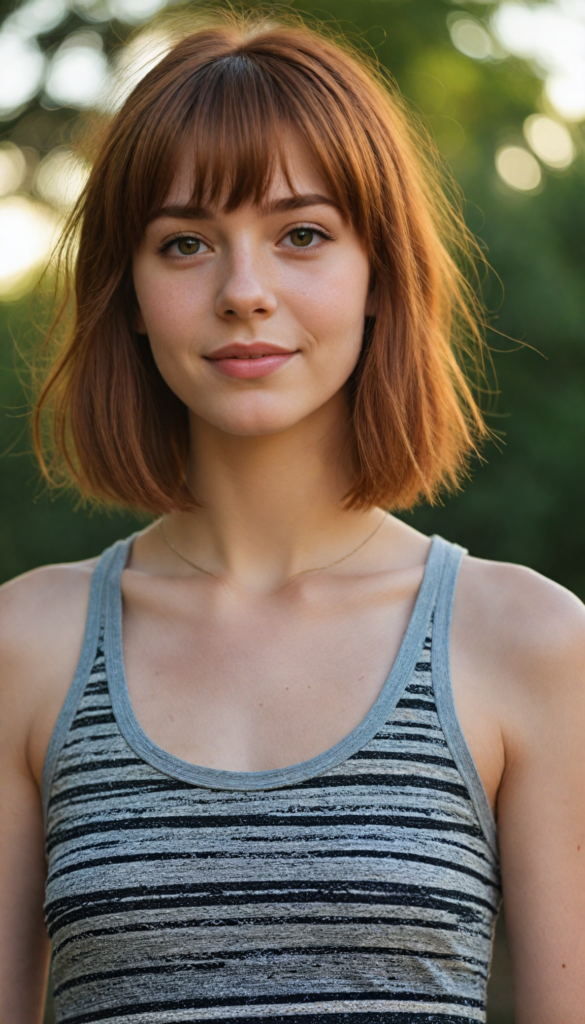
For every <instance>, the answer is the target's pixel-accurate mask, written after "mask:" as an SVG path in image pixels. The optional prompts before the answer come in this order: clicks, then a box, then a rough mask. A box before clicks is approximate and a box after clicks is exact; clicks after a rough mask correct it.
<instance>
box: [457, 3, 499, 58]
mask: <svg viewBox="0 0 585 1024" xmlns="http://www.w3.org/2000/svg"><path fill="white" fill-rule="evenodd" d="M447 25H448V27H449V32H450V33H451V39H452V41H453V45H454V46H456V47H457V49H458V50H459V51H460V52H461V53H464V54H465V56H466V57H473V58H474V60H488V59H489V58H490V57H491V56H492V55H493V47H492V41H491V38H490V34H489V32H488V31H487V30H486V29H485V28H484V27H483V25H482V24H481V22H479V21H477V20H476V19H475V18H470V17H466V16H465V15H458V14H452V15H450V16H449V17H448V18H447Z"/></svg>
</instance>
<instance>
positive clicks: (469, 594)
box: [453, 557, 585, 703]
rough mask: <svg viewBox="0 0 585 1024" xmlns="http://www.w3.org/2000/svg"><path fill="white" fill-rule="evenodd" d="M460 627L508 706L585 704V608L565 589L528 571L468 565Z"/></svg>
mask: <svg viewBox="0 0 585 1024" xmlns="http://www.w3.org/2000/svg"><path fill="white" fill-rule="evenodd" d="M453 626H454V633H455V635H456V637H457V642H458V643H459V645H463V646H464V647H466V648H467V651H468V653H469V656H470V657H471V656H473V657H475V658H476V659H479V660H480V661H481V663H482V665H483V666H484V671H482V675H483V674H484V672H485V671H487V673H489V675H490V677H491V680H492V682H493V686H494V687H495V688H496V690H497V691H499V695H500V697H501V698H502V699H504V700H507V699H508V698H512V699H515V698H516V697H517V698H518V699H519V700H521V701H522V700H523V699H524V698H529V699H530V700H531V701H534V699H535V698H538V696H539V695H540V697H542V698H543V699H544V701H545V703H546V701H547V699H548V697H550V696H551V695H553V694H554V696H555V698H561V697H562V692H563V690H564V692H565V693H567V694H570V693H573V691H577V693H578V695H579V696H581V694H582V695H583V697H584V698H585V673H584V668H583V664H584V659H583V651H584V650H585V605H583V603H582V602H581V601H580V600H579V598H578V597H576V596H575V595H574V594H572V593H571V592H570V591H568V590H566V589H565V588H564V587H562V586H560V585H559V584H558V583H554V582H553V581H552V580H549V579H547V578H546V577H544V576H541V575H540V574H539V573H537V572H534V571H533V570H531V569H528V568H525V567H524V566H520V565H512V564H508V563H504V562H491V561H486V560H483V559H479V558H472V557H467V558H465V559H464V561H463V564H462V567H461V573H460V579H459V582H458V586H457V592H456V598H455V608H454V623H453ZM476 663H477V662H476Z"/></svg>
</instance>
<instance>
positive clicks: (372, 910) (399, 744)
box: [43, 537, 500, 1024]
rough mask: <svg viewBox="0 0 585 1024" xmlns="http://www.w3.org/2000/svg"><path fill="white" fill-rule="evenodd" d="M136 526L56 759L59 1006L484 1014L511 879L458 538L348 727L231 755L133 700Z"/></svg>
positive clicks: (63, 1017)
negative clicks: (471, 734) (463, 699)
mask: <svg viewBox="0 0 585 1024" xmlns="http://www.w3.org/2000/svg"><path fill="white" fill-rule="evenodd" d="M131 540H132V538H130V539H129V540H126V541H121V542H119V543H117V544H115V545H114V546H113V547H112V548H110V549H109V550H108V551H106V552H105V553H104V555H103V556H102V558H101V560H100V562H99V564H98V566H97V568H96V570H95V572H94V576H93V580H92V586H91V598H90V608H89V614H88V620H87V627H86V633H85V639H84V643H83V649H82V653H81V659H80V663H79V666H78V669H77V672H76V675H75V678H74V680H73V684H72V686H71V689H70V692H69V694H68V696H67V699H66V702H65V704H64V707H63V709H62V711H61V714H60V716H59V719H58V721H57V724H56V727H55V731H54V733H53V736H52V738H51V742H50V745H49V749H48V751H47V757H46V763H45V768H44V777H43V799H44V806H45V819H46V850H47V858H48V877H47V885H46V902H45V916H46V922H47V926H48V930H49V934H50V937H51V942H52V977H53V985H54V999H55V1007H56V1019H57V1022H58V1024H90V1022H98V1021H99V1022H100V1024H102V1022H103V1024H105V1022H108V1024H187V1022H193V1021H210V1022H211V1021H212V1022H215V1024H218V1022H226V1021H232V1022H237V1024H251V1022H253V1021H259V1020H262V1021H265V1022H268V1024H316V1022H317V1020H318V1021H319V1022H321V1024H342V1022H343V1024H468V1022H470V1021H485V998H486V983H487V977H488V971H489V964H490V955H491V946H492V939H493V930H494V923H495V918H496V915H497V910H498V907H499V902H500V882H499V870H498V856H497V847H496V834H495V826H494V820H493V817H492V814H491V810H490V807H489V804H488V801H487V797H486V794H485V791H484V789H483V786H482V783H481V780H480V778H479V775H478V773H477V770H476V768H475V765H474V762H473V760H472V757H471V754H470V752H469V749H468V746H467V744H466V742H465V739H464V736H463V734H462V731H461V727H460V725H459V722H458V719H457V715H456V712H455V707H454V703H453V696H452V690H451V683H450V675H449V625H450V617H451V605H452V599H453V593H454V589H455V581H456V577H457V570H458V566H459V562H460V559H461V555H462V554H463V552H462V549H461V548H458V547H456V546H455V545H451V544H449V543H447V542H446V541H444V540H442V539H441V538H439V537H435V538H434V539H433V543H432V546H431V550H430V554H429V557H428V561H427V565H426V569H425V574H424V578H423V582H422V585H421V588H420V591H419V594H418V598H417V601H416V604H415V607H414V611H413V613H412V617H411V620H410V623H409V625H408V629H407V631H406V634H405V636H404V640H403V642H402V646H401V648H400V651H399V654H398V656H397V658H396V661H395V663H394V665H393V667H392V670H391V672H390V674H389V676H388V678H387V680H386V682H385V684H384V686H383V688H382V690H381V692H380V694H379V696H378V698H377V700H376V701H375V703H374V705H373V706H372V708H371V709H370V711H369V712H368V714H367V715H366V717H365V718H364V719H363V721H362V722H361V723H360V724H359V725H358V726H357V728H356V729H354V730H353V732H351V733H350V734H349V735H348V736H346V737H345V738H344V739H343V740H341V742H339V743H337V744H336V745H335V746H334V747H331V748H330V749H329V750H327V751H325V752H324V753H322V754H319V755H318V756H317V757H314V758H311V759H310V760H308V761H304V762H302V763H300V764H294V765H290V766H289V767H287V768H282V769H277V770H271V771H261V772H229V771H222V770H219V769H212V768H204V767H198V766H196V765H193V764H191V763H189V762H187V761H184V760H182V759H180V758H178V757H174V756H173V755H171V754H169V753H167V752H166V751H164V750H162V749H161V748H160V747H158V746H157V745H156V744H154V743H153V742H152V741H151V740H150V739H149V738H148V736H147V735H146V734H145V733H144V731H143V730H142V729H141V727H140V725H139V724H138V721H137V719H136V716H135V715H134V712H133V709H132V705H131V703H130V699H129V695H128V689H127V686H126V679H125V674H124V659H123V651H122V599H121V591H120V576H121V572H122V570H123V568H124V565H125V563H126V561H127V557H128V551H129V547H130V543H131Z"/></svg>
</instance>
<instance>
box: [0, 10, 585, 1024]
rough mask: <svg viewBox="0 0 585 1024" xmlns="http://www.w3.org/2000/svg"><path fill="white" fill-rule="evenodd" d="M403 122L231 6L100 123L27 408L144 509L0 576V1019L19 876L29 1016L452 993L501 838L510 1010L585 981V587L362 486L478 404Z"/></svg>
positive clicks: (427, 997) (442, 435)
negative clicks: (62, 325)
mask: <svg viewBox="0 0 585 1024" xmlns="http://www.w3.org/2000/svg"><path fill="white" fill-rule="evenodd" d="M421 152H422V144H421V143H417V140H416V138H415V137H414V136H413V134H412V130H411V129H410V128H409V127H408V123H407V120H406V118H405V116H404V114H403V112H402V111H401V107H400V104H399V102H398V100H397V99H396V98H392V97H391V96H389V95H388V93H387V92H386V91H385V89H384V87H383V85H382V84H380V82H379V81H378V80H377V78H376V75H375V73H374V72H373V71H372V70H371V69H369V68H368V67H367V66H366V65H365V64H364V63H363V62H361V60H360V59H359V58H358V57H356V56H352V55H351V54H350V53H349V52H348V51H347V49H346V48H344V47H343V46H337V45H334V44H333V43H332V42H330V41H328V40H326V39H324V38H321V37H320V36H319V35H317V34H314V33H311V32H309V31H307V30H304V29H302V28H301V27H298V26H297V27H295V26H292V27H290V26H289V27H286V26H285V27H279V26H275V25H272V24H267V25H266V24H265V25H263V24H261V23H254V22H252V23H248V24H246V23H245V22H237V21H234V20H232V21H231V22H229V23H223V24H219V23H218V24H216V25H212V26H208V27H207V28H204V29H201V30H200V31H198V32H196V33H195V34H191V35H189V36H188V37H187V38H184V39H183V40H182V41H180V42H179V43H178V44H177V45H176V47H175V48H174V49H173V50H172V51H171V52H170V53H169V54H168V55H167V56H166V57H165V58H164V59H163V60H162V61H161V63H160V64H159V65H158V66H157V67H156V68H155V69H154V70H151V71H150V72H149V74H148V75H147V76H146V77H145V78H144V79H143V80H142V82H141V83H140V84H139V85H138V86H137V88H136V89H135V91H134V92H133V94H132V95H131V96H130V98H129V99H128V100H127V102H126V104H125V106H124V107H123V108H122V110H121V111H120V112H119V114H118V115H117V116H116V117H115V118H114V120H113V121H112V123H111V125H110V126H109V128H108V129H107V133H106V136H105V139H104V140H103V142H102V145H101V149H100V151H99V152H98V154H97V157H96V161H95V164H94V169H93V172H92V175H91V177H90V180H89V183H88V186H87V189H86V192H85V194H84V197H83V199H82V201H81V205H80V208H79V210H78V213H77V217H76V219H75V220H74V223H73V226H72V230H76V229H77V227H79V228H80V232H79V236H78V254H77V270H76V310H75V322H74V324H73V327H72V330H71V331H70V333H69V335H68V336H67V337H66V338H65V340H64V348H63V349H62V352H61V355H60V356H59V359H58V362H57V363H56V365H55V366H54V368H53V370H52V373H51V376H50V377H49V379H48V382H47V385H46V388H45V391H44V393H43V396H42V398H41V411H48V412H49V413H50V414H51V416H52V423H53V440H54V444H55V448H56V451H57V454H58V456H59V457H60V458H61V460H62V465H63V466H64V467H65V469H66V470H67V471H68V472H69V475H70V476H71V475H72V476H73V477H74V479H75V480H76V481H77V482H78V483H79V485H80V486H81V488H82V490H83V491H84V492H85V493H86V494H88V495H90V496H93V497H95V498H98V499H102V500H103V499H106V500H110V501H117V502H122V503H126V504H128V505H130V506H133V507H140V508H142V509H144V510H147V511H149V512H151V513H153V514H154V515H156V516H157V519H156V521H155V522H153V525H151V526H150V527H149V528H148V529H145V530H144V531H143V532H141V533H139V534H137V535H136V536H135V537H131V538H129V539H128V540H126V541H122V542H120V543H118V544H116V545H114V547H113V548H111V549H109V550H108V551H106V552H105V554H103V555H102V557H101V558H99V559H95V560H93V561H90V562H83V563H79V564H75V565H64V566H51V567H48V568H45V569H41V570H38V571H36V572H33V573H30V574H28V575H26V576H25V577H23V578H21V579H19V580H16V581H14V582H13V583H11V584H9V585H7V586H6V587H5V588H4V590H3V593H2V598H1V609H0V612H1V614H0V621H1V649H2V659H1V663H2V683H1V710H0V729H1V731H2V737H1V758H2V765H1V773H0V778H1V782H2V802H1V808H2V819H1V823H0V844H1V845H0V850H1V872H0V883H1V892H2V895H1V901H0V942H1V955H0V1019H1V1021H2V1022H6V1024H33V1022H37V1021H39V1020H40V1017H41V1013H42V1001H43V992H44V986H45V983H46V974H47V961H48V940H47V933H46V930H45V927H44V923H43V893H44V891H45V888H46V895H45V897H44V916H45V920H46V925H47V929H48V933H49V936H50V939H51V943H52V962H53V983H54V996H55V1003H56V1008H57V1010H56V1012H57V1020H58V1022H59V1024H89V1022H100V1024H101V1022H109V1024H134V1022H136V1024H179V1022H180V1024H186V1022H192V1021H200V1020H205V1021H215V1022H217V1021H227V1020H229V1021H238V1022H248V1021H252V1020H258V1019H262V1020H266V1021H270V1022H272V1024H289V1022H290V1024H292V1022H294V1021H296V1022H299V1024H300V1022H303V1024H305V1022H306V1024H309V1022H311V1021H316V1020H317V1019H319V1020H321V1019H322V1020H323V1021H329V1022H331V1024H339V1022H340V1021H344V1022H348V1024H358V1022H360V1024H361V1022H377V1021H386V1022H388V1024H398V1022H400V1024H405V1022H409V1024H431V1022H433V1024H435V1022H441V1024H449V1022H453V1024H455V1022H461V1024H462V1022H469V1021H484V1020H485V988H486V980H487V975H488V969H489V960H490V949H491V940H492V934H493V926H494V921H495V917H496V914H497V910H498V906H499V902H500V891H501V890H500V868H499V855H500V856H501V867H502V877H503V889H504V893H505V899H506V910H507V925H508V930H509V936H510V942H511V948H512V956H513V967H514V978H515V987H516V1004H517V1021H518V1024H577V1022H583V1021H584V1020H585V866H584V865H585V758H584V757H583V737H584V736H585V673H584V670H583V647H584V643H585V613H584V611H583V607H582V605H581V604H580V603H579V601H577V600H576V599H575V598H574V597H572V596H571V595H570V594H568V593H567V592H566V591H564V590H563V589H562V588H560V587H558V586H556V585H555V584H554V583H551V582H549V581H548V580H545V579H542V578H541V577H539V576H538V575H536V574H535V573H533V572H531V571H529V570H527V569H523V568H519V567H517V566H510V565H498V564H493V563H490V562H484V561H480V560H477V559H475V558H472V557H469V556H467V555H466V554H465V552H464V551H462V549H461V548H459V547H457V546H455V545H452V544H450V543H447V542H446V541H444V540H442V539H440V538H434V539H433V540H430V539H429V538H427V537H424V536H422V535H421V534H419V533H417V532H416V531H415V530H413V529H411V528H410V527H408V526H406V525H405V524H404V523H402V522H401V521H399V520H398V519H397V518H395V517H393V516H392V515H391V514H388V513H387V511H386V510H388V509H399V508H408V507H410V506H411V505H412V504H413V503H414V502H415V501H416V500H417V499H418V498H420V497H423V498H427V499H429V498H432V497H433V495H435V494H436V493H437V490H438V489H439V488H440V487H441V486H443V485H444V484H453V483H454V482H455V481H456V480H457V478H458V476H459V474H460V472H461V468H462V465H463V464H464V460H465V456H466V453H467V452H468V451H469V450H470V448H471V447H472V446H473V444H474V443H475V441H474V438H477V437H478V435H479V434H481V430H482V427H481V419H480V416H479V413H478V412H477V410H476V408H475V406H474V404H473V399H472V397H471V394H470V391H469V388H468V387H467V385H466V383H465V379H464V377H463V374H462V372H461V371H460V370H459V369H458V364H457V361H456V359H455V357H454V355H453V346H454V344H456V343H457V339H458V338H460V337H462V336H463V334H464V333H465V332H467V334H468V335H469V334H470V335H471V336H473V333H474V326H473V324H474V320H473V312H472V310H473V306H472V305H471V306H470V300H469V299H468V298H466V296H467V291H466V288H465V286H464V284H463V283H462V278H461V277H460V275H459V273H458V271H457V269H456V264H455V262H454V260H453V258H452V256H451V255H449V252H448V249H447V247H446V239H449V238H451V239H452V240H453V239H454V240H455V241H457V239H458V240H459V243H460V245H462V246H463V247H464V246H465V244H466V243H465V235H464V229H463V227H462V225H461V224H460V222H459V221H458V220H457V218H456V216H455V215H454V214H451V215H450V214H449V213H448V209H447V208H446V206H445V204H444V201H443V200H441V197H440V192H439V191H438V190H437V188H436V187H435V186H434V185H433V182H432V180H430V179H429V177H428V173H429V172H428V169H427V170H425V167H424V163H423V162H422V158H421ZM39 429H40V428H39ZM459 569H460V572H459V573H458V570H459ZM496 819H497V835H498V842H497V841H496ZM498 844H499V854H498ZM45 858H46V860H45Z"/></svg>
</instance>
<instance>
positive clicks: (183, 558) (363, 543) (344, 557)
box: [159, 512, 388, 583]
mask: <svg viewBox="0 0 585 1024" xmlns="http://www.w3.org/2000/svg"><path fill="white" fill-rule="evenodd" d="M387 515H388V513H387V512H384V515H383V517H382V519H381V520H380V522H379V523H378V525H377V526H376V528H375V530H372V532H371V533H369V534H368V536H367V537H366V539H365V540H362V541H360V543H359V544H358V545H357V547H355V548H352V550H351V551H348V553H347V554H346V555H342V556H341V558H336V559H335V561H334V562H328V563H327V565H317V566H315V567H314V568H313V569H301V570H300V572H293V574H292V576H287V579H286V583H290V581H291V580H294V579H296V577H297V576H304V575H305V574H306V573H309V572H323V571H324V570H325V569H332V568H333V566H334V565H340V564H341V562H345V561H347V559H348V558H351V556H352V555H355V554H356V553H357V552H358V551H361V549H362V548H363V547H365V546H366V544H367V543H368V541H370V540H372V539H373V538H374V537H375V536H376V534H377V532H378V530H379V529H380V527H381V526H382V524H383V523H384V522H385V521H386V518H387ZM159 526H160V532H161V534H162V536H163V540H164V542H165V544H166V545H167V547H169V548H170V549H171V551H172V552H174V554H175V555H176V556H177V558H180V559H181V561H183V562H186V563H187V565H190V566H191V568H192V569H197V570H198V571H199V572H202V573H205V575H206V576H213V578H214V579H215V580H219V579H221V577H220V576H218V575H217V573H215V572H210V571H209V569H204V568H203V566H202V565H197V563H196V562H192V561H191V559H190V558H187V557H186V556H185V555H184V554H182V552H181V551H179V549H178V548H176V547H175V545H174V544H173V543H172V541H171V540H169V537H168V536H167V532H166V530H165V521H164V518H163V519H159Z"/></svg>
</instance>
